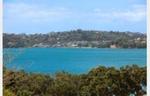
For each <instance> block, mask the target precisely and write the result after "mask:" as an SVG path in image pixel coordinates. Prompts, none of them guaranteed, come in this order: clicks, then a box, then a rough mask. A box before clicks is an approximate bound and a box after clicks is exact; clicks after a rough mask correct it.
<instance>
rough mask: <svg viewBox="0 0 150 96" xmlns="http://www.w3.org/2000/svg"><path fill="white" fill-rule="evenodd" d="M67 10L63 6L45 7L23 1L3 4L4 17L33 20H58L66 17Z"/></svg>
mask: <svg viewBox="0 0 150 96" xmlns="http://www.w3.org/2000/svg"><path fill="white" fill-rule="evenodd" d="M69 14H70V12H69V10H68V9H66V8H63V7H57V8H46V7H41V6H37V5H31V4H25V3H8V4H5V5H4V18H6V19H10V18H17V19H22V20H23V19H29V20H32V21H34V22H43V21H58V20H60V19H64V18H67V16H68V15H69Z"/></svg>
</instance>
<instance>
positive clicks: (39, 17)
mask: <svg viewBox="0 0 150 96" xmlns="http://www.w3.org/2000/svg"><path fill="white" fill-rule="evenodd" d="M79 14H80V15H79ZM4 19H5V20H8V21H9V20H12V19H14V20H15V19H16V20H18V21H19V20H20V21H23V20H24V21H25V20H28V21H31V22H35V23H37V22H55V23H56V22H61V21H62V22H64V21H65V20H67V21H70V22H71V21H72V22H114V21H119V22H120V21H123V22H135V23H137V22H140V21H142V20H144V19H146V5H142V4H136V5H133V6H132V7H131V8H127V9H120V10H119V9H105V11H104V10H101V9H100V8H96V9H94V10H89V11H88V12H85V11H81V10H76V11H75V10H72V9H69V8H65V7H45V6H40V5H39V4H38V5H34V4H28V3H5V4H4ZM65 22H66V21H65Z"/></svg>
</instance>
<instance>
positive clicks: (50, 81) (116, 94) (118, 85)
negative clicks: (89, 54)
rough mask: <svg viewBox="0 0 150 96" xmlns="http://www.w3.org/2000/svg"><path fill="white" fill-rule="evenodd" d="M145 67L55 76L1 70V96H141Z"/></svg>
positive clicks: (108, 69)
mask: <svg viewBox="0 0 150 96" xmlns="http://www.w3.org/2000/svg"><path fill="white" fill-rule="evenodd" d="M146 82H147V81H146V67H138V66H137V65H132V66H126V67H122V68H120V69H115V68H114V67H103V66H100V67H98V68H94V69H92V70H91V71H89V72H88V73H87V74H80V75H75V74H69V73H66V72H59V73H56V74H55V76H50V75H44V74H35V73H34V74H33V73H25V72H24V71H12V70H8V69H6V68H4V75H3V83H4V84H3V87H4V96H129V95H131V94H132V95H133V96H143V95H144V94H146V86H147V84H146Z"/></svg>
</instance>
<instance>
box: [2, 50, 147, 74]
mask: <svg viewBox="0 0 150 96" xmlns="http://www.w3.org/2000/svg"><path fill="white" fill-rule="evenodd" d="M8 54H10V56H9V55H8ZM4 55H8V56H9V57H8V56H5V57H6V58H5V59H4V62H5V64H6V66H7V67H8V68H11V69H16V70H18V69H19V70H20V69H21V70H25V71H26V72H39V73H51V74H53V73H56V72H58V71H66V72H70V73H77V74H78V73H86V72H88V71H89V70H90V69H92V68H94V67H97V66H101V65H102V66H114V67H116V68H119V67H122V66H125V65H130V64H137V65H139V66H145V65H146V49H109V48H24V49H19V48H16V49H4Z"/></svg>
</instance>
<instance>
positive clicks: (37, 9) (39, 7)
mask: <svg viewBox="0 0 150 96" xmlns="http://www.w3.org/2000/svg"><path fill="white" fill-rule="evenodd" d="M3 18H4V32H6V33H47V32H51V31H68V30H74V29H83V30H106V31H110V30H114V31H132V32H146V0H4V17H3Z"/></svg>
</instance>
